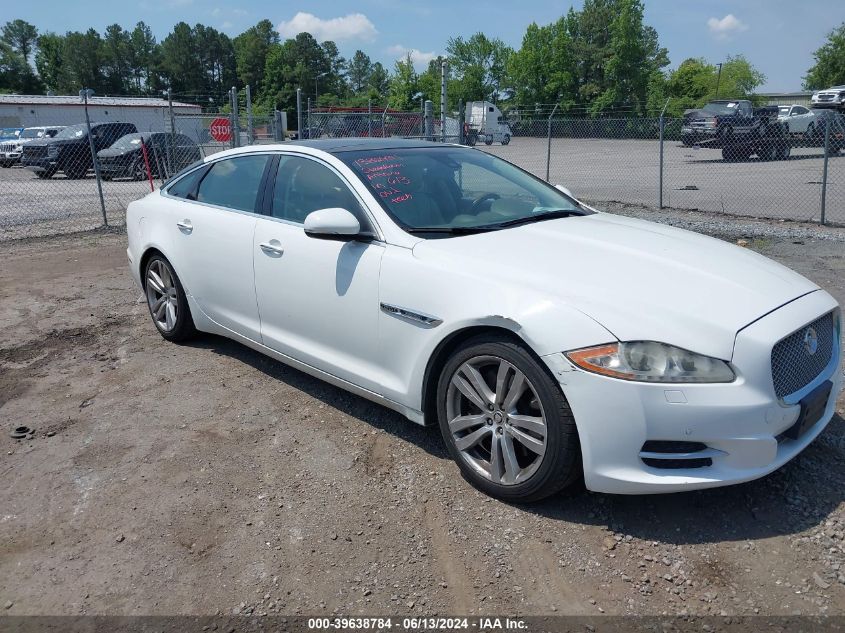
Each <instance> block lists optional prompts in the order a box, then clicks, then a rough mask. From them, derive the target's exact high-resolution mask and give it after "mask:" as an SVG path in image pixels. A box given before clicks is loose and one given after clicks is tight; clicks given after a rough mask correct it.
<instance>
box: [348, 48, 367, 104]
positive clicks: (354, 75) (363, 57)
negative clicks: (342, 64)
mask: <svg viewBox="0 0 845 633" xmlns="http://www.w3.org/2000/svg"><path fill="white" fill-rule="evenodd" d="M372 72H373V63H372V61H370V57H369V55H367V54H366V53H364V51H361V50H357V51H355V54H354V55H353V56H352V59H351V60H350V61H349V65H348V66H347V68H346V76H347V78H348V80H349V89H350V90H351V91H352V93H353V94H356V95H357V94H359V93H360V92H361V91H363V90H364V89H365V88H366V87H367V83H368V82H369V80H370V74H371V73H372Z"/></svg>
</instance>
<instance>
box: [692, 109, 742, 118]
mask: <svg viewBox="0 0 845 633" xmlns="http://www.w3.org/2000/svg"><path fill="white" fill-rule="evenodd" d="M719 116H731V115H729V114H722V115H719ZM684 118H685V119H695V120H699V119H715V118H716V115H715V114H713V113H712V112H708V111H707V110H686V111H685V112H684Z"/></svg>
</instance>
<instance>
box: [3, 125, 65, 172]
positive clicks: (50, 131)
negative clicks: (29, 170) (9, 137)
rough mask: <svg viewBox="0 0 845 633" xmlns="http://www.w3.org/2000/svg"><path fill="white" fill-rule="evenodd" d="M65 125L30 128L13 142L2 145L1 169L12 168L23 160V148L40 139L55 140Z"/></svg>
mask: <svg viewBox="0 0 845 633" xmlns="http://www.w3.org/2000/svg"><path fill="white" fill-rule="evenodd" d="M64 128H65V126H64V125H46V126H41V127H28V128H26V129H24V131H23V132H21V135H20V136H19V137H18V138H17V139H15V140H13V141H5V142H3V143H0V167H11V166H12V165H14V164H15V163H17V162H18V161H20V159H21V153H22V151H23V149H22V148H23V146H24V145H26V144H27V143H30V142H32V141H35V140H38V139H40V138H53V137H54V136H55V135H56V134H58V133H59V131H60V130H63V129H64Z"/></svg>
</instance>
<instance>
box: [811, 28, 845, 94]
mask: <svg viewBox="0 0 845 633" xmlns="http://www.w3.org/2000/svg"><path fill="white" fill-rule="evenodd" d="M813 57H815V59H816V63H815V64H813V66H812V68H810V69H809V70H808V71H807V75H806V76H805V77H804V88H805V89H807V90H814V89H818V90H821V89H823V88H829V87H830V86H839V85H843V84H845V22H843V23H842V24H840V25H839V26H838V27H837V28H835V29H833V30H832V31H831V32H830V33H828V35H827V41H826V42H825V43H824V44H823V45H822V46H821V47H820V48H819V49H818V50H817V51H816V52H815V53H814V54H813Z"/></svg>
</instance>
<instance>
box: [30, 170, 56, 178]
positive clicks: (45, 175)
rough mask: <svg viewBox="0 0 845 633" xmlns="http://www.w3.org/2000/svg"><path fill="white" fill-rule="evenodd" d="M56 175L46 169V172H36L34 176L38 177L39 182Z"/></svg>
mask: <svg viewBox="0 0 845 633" xmlns="http://www.w3.org/2000/svg"><path fill="white" fill-rule="evenodd" d="M55 174H56V172H55V171H53V170H52V169H48V170H46V171H37V172H35V175H36V176H38V177H39V178H40V179H41V180H49V179H50V178H52V177H53V176H54V175H55Z"/></svg>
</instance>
